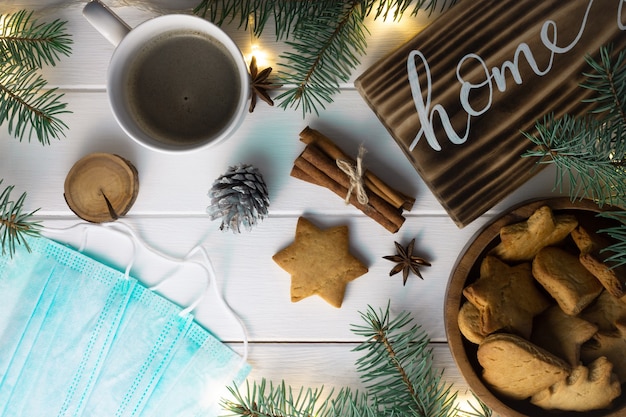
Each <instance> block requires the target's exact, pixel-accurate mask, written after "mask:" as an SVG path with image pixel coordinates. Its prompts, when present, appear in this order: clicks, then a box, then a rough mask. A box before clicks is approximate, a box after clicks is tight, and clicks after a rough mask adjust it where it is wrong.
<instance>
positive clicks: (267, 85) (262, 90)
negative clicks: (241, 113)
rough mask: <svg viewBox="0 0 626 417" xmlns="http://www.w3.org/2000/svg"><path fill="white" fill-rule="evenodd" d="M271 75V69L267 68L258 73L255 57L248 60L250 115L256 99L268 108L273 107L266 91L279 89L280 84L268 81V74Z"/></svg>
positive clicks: (272, 102)
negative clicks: (268, 106)
mask: <svg viewBox="0 0 626 417" xmlns="http://www.w3.org/2000/svg"><path fill="white" fill-rule="evenodd" d="M271 73H272V67H267V68H265V69H264V70H263V71H261V72H259V68H258V67H257V64H256V57H254V56H253V57H252V60H250V78H251V83H250V88H251V90H252V94H251V96H250V108H249V109H248V110H249V111H250V113H252V112H253V111H254V109H255V107H256V102H257V98H260V99H261V100H263V101H264V102H266V103H267V104H269V105H270V106H273V105H274V101H273V100H272V98H271V97H270V95H269V94H268V92H267V91H268V90H273V89H275V88H279V87H280V84H274V83H273V82H272V81H271V80H270V78H269V77H270V74H271Z"/></svg>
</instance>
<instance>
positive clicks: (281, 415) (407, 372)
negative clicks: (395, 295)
mask: <svg viewBox="0 0 626 417" xmlns="http://www.w3.org/2000/svg"><path fill="white" fill-rule="evenodd" d="M361 317H362V318H363V319H364V321H365V324H363V325H355V326H354V327H353V329H352V330H353V332H354V333H355V334H357V335H360V336H363V337H364V338H365V341H364V342H362V343H361V344H359V345H358V346H357V347H356V348H355V351H361V352H364V354H363V356H362V357H361V358H360V359H359V360H358V361H357V370H358V371H359V373H360V374H361V378H362V380H363V381H364V382H366V383H367V390H368V391H367V392H365V393H361V394H360V393H359V392H353V391H351V390H350V389H348V388H342V389H341V390H339V392H338V393H337V395H333V392H330V393H329V394H327V395H323V388H321V389H316V390H312V389H307V390H305V389H304V388H300V389H299V390H296V391H294V390H292V388H291V387H288V386H286V385H285V382H284V381H283V382H282V383H281V384H279V385H277V386H274V385H273V384H272V383H271V382H270V383H269V386H268V383H267V381H266V380H265V379H262V380H261V382H260V383H256V382H255V383H253V384H252V385H250V384H249V383H246V392H245V394H244V393H242V392H241V391H240V390H239V389H238V388H237V387H234V388H232V387H229V390H230V393H231V396H232V397H233V399H230V400H222V406H223V408H224V409H225V410H226V411H228V412H230V413H232V414H228V415H229V416H242V417H243V416H254V417H285V416H290V417H310V416H316V417H375V416H376V417H384V416H389V417H392V416H403V417H451V416H455V415H456V413H457V411H458V410H457V408H456V405H455V400H456V393H452V392H451V387H450V386H446V385H444V384H443V383H442V382H441V374H440V373H437V372H435V371H434V370H433V369H432V363H433V360H434V359H433V355H432V350H431V349H429V348H428V345H429V343H430V340H429V338H428V336H427V335H426V334H425V332H424V331H423V330H422V329H421V327H419V326H416V325H413V324H412V319H411V318H410V317H409V315H408V313H406V312H405V313H403V314H401V315H400V316H399V317H397V318H396V319H390V315H389V305H387V309H386V311H385V312H383V311H382V310H381V312H380V314H377V313H376V312H375V311H374V310H373V309H372V308H371V307H369V308H368V310H367V312H366V313H362V314H361Z"/></svg>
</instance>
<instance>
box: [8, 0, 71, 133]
mask: <svg viewBox="0 0 626 417" xmlns="http://www.w3.org/2000/svg"><path fill="white" fill-rule="evenodd" d="M65 24H66V22H61V21H59V20H55V21H53V22H51V23H38V21H37V20H35V19H33V18H32V12H27V11H25V10H22V11H19V12H17V13H14V14H10V15H7V16H4V19H3V22H2V25H1V29H0V124H2V123H5V122H8V131H9V134H12V135H14V136H15V137H17V138H18V139H19V140H20V141H21V140H22V139H23V138H24V137H26V136H27V137H28V140H29V141H30V140H31V138H32V136H33V134H34V135H35V136H36V137H37V140H38V141H39V142H40V143H41V144H43V145H47V144H49V143H50V139H51V138H58V137H59V136H61V135H64V133H63V132H64V129H66V128H67V126H66V125H65V123H63V122H62V121H61V120H60V119H59V118H58V116H59V115H61V114H63V113H69V111H67V110H66V104H65V103H62V102H61V100H60V99H61V97H62V96H63V95H62V94H58V93H57V90H56V89H46V85H47V83H46V81H45V80H44V79H43V78H42V77H41V76H40V75H38V74H37V70H39V69H41V68H42V66H43V65H55V64H56V62H57V61H58V59H59V57H60V56H61V55H66V56H67V55H69V54H70V52H71V48H70V45H71V44H72V39H71V37H70V35H69V34H68V33H67V32H66V28H65Z"/></svg>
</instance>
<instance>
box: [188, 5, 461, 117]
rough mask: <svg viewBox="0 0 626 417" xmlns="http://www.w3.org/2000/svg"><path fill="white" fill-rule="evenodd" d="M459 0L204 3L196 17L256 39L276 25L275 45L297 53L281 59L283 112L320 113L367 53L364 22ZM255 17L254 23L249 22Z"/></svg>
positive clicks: (434, 8)
mask: <svg viewBox="0 0 626 417" xmlns="http://www.w3.org/2000/svg"><path fill="white" fill-rule="evenodd" d="M455 2H456V0H340V1H337V0H297V1H296V0H268V1H265V0H201V2H200V3H199V4H198V6H196V8H195V9H194V12H195V13H196V14H198V15H200V16H203V17H205V18H207V19H209V20H211V21H212V22H214V23H216V24H217V25H223V24H227V23H232V22H238V24H239V27H240V28H244V29H248V25H249V24H250V22H251V21H252V22H254V27H252V28H251V30H252V31H253V33H254V35H255V36H260V35H261V33H263V31H264V29H265V27H266V25H267V24H268V23H269V22H271V21H272V20H273V21H274V25H275V31H276V40H284V39H287V41H286V43H287V44H288V45H289V46H291V47H292V48H293V49H294V51H293V52H284V53H282V54H280V56H279V58H280V60H281V61H279V62H278V65H279V67H281V68H283V70H282V71H280V72H279V75H280V76H281V80H280V84H282V85H290V86H293V87H290V88H289V90H288V91H286V92H284V93H283V94H281V95H280V96H279V97H278V99H279V100H281V101H280V102H279V104H278V105H279V106H280V107H282V108H283V109H287V108H294V109H298V108H300V109H301V110H302V112H303V114H304V115H306V114H307V113H313V112H315V113H318V112H319V109H320V108H324V107H325V104H327V103H331V102H332V101H333V96H334V95H335V94H337V93H338V92H339V85H340V83H342V82H346V81H348V80H349V78H350V76H351V75H352V72H353V71H354V69H355V68H356V67H357V66H358V64H359V63H360V57H361V56H362V55H364V54H365V49H366V46H367V43H366V37H367V34H368V31H367V28H366V22H365V19H366V17H368V16H372V17H373V18H374V19H378V18H383V19H387V18H393V19H394V20H395V21H399V20H400V19H401V18H402V16H403V15H405V14H406V13H407V12H409V11H410V12H409V13H410V14H411V16H416V15H417V14H418V13H422V12H426V13H432V12H434V11H437V10H445V9H446V8H447V7H449V6H450V5H452V4H454V3H455ZM250 17H253V19H250Z"/></svg>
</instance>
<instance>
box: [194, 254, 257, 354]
mask: <svg viewBox="0 0 626 417" xmlns="http://www.w3.org/2000/svg"><path fill="white" fill-rule="evenodd" d="M196 253H200V255H202V258H203V261H204V262H202V263H201V264H200V265H201V266H202V267H203V268H204V269H205V271H206V273H207V277H208V278H209V281H210V284H212V285H211V287H212V288H213V292H214V294H215V297H216V298H217V300H218V301H219V303H220V305H221V307H222V308H223V309H224V310H226V311H227V312H228V313H229V314H230V315H231V317H232V318H234V319H235V321H236V322H237V323H238V324H239V328H240V329H241V333H242V335H243V350H244V353H243V355H242V365H243V364H245V363H246V362H247V360H248V330H247V329H246V325H245V324H244V322H243V320H241V318H240V317H239V316H238V315H237V314H236V313H235V312H234V311H233V309H232V308H231V307H230V306H229V305H228V303H227V302H226V300H225V299H224V297H223V296H222V294H221V292H220V290H219V288H218V285H217V278H216V274H215V268H213V263H212V262H211V258H210V257H209V254H208V253H207V251H206V249H205V248H204V247H203V246H200V245H199V246H196V247H194V248H193V249H191V251H189V253H188V254H187V256H186V257H185V259H189V258H190V257H191V256H193V255H195V254H196ZM207 290H208V288H207ZM201 299H202V297H200V298H199V299H198V300H196V302H195V303H194V304H196V305H193V304H192V305H191V306H189V307H187V308H188V309H189V311H191V310H193V309H194V308H195V307H197V303H198V302H199V301H200V300H201ZM185 310H186V309H185Z"/></svg>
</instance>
